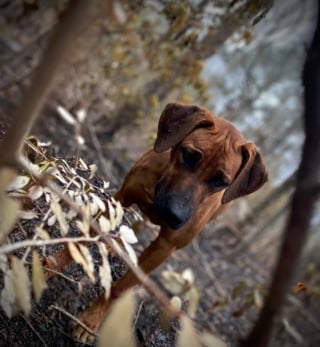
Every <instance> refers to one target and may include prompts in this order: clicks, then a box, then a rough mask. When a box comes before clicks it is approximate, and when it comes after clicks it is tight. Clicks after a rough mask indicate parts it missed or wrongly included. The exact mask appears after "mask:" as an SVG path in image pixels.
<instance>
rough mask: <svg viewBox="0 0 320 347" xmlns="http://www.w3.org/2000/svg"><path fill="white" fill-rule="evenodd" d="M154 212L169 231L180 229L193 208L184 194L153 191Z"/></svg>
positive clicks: (189, 216)
mask: <svg viewBox="0 0 320 347" xmlns="http://www.w3.org/2000/svg"><path fill="white" fill-rule="evenodd" d="M153 208H154V212H155V213H156V214H157V216H158V217H159V218H160V219H162V220H163V221H165V222H166V223H167V224H168V226H169V227H170V228H171V229H175V230H177V229H180V228H181V227H183V226H184V225H185V224H186V223H187V222H188V221H189V219H190V218H191V216H192V214H193V207H192V203H191V201H190V199H188V197H187V196H185V195H184V194H175V193H164V192H161V191H160V190H157V189H156V191H155V199H154V205H153Z"/></svg>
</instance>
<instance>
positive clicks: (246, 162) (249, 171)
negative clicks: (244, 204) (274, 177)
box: [222, 143, 268, 204]
mask: <svg viewBox="0 0 320 347" xmlns="http://www.w3.org/2000/svg"><path fill="white" fill-rule="evenodd" d="M241 151H242V158H243V159H242V165H241V167H240V169H239V172H238V174H237V176H236V178H235V179H234V181H233V182H232V183H231V185H230V186H229V187H228V188H227V190H226V191H225V193H224V195H223V197H222V203H223V204H225V203H227V202H229V201H231V200H234V199H236V198H239V197H241V196H244V195H248V194H251V193H253V192H255V191H256V190H258V189H259V188H260V187H262V186H263V185H264V183H265V182H267V180H268V172H267V169H266V166H265V164H264V162H263V160H262V158H261V155H260V153H259V152H258V150H257V148H256V146H255V145H254V144H253V143H246V144H244V145H242V146H241Z"/></svg>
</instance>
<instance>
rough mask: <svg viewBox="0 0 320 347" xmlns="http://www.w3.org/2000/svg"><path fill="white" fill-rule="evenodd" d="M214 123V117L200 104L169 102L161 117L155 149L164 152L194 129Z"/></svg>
mask: <svg viewBox="0 0 320 347" xmlns="http://www.w3.org/2000/svg"><path fill="white" fill-rule="evenodd" d="M212 125H213V119H212V116H211V114H210V112H209V111H207V110H205V109H203V108H200V107H199V106H194V105H183V104H177V103H172V104H168V105H167V106H166V107H165V109H164V110H163V112H162V114H161V116H160V119H159V125H158V133H157V139H156V142H155V144H154V151H155V152H157V153H161V152H164V151H166V150H167V149H169V148H171V147H173V146H175V145H176V144H178V143H179V142H180V141H181V140H182V139H183V138H184V137H185V136H187V135H188V134H189V133H191V132H192V131H193V130H194V129H196V128H199V127H209V126H212Z"/></svg>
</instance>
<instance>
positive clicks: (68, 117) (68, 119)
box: [57, 105, 76, 125]
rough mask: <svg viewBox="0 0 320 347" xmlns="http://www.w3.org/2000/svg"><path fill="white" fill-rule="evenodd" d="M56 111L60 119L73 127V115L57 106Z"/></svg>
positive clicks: (74, 122)
mask: <svg viewBox="0 0 320 347" xmlns="http://www.w3.org/2000/svg"><path fill="white" fill-rule="evenodd" d="M57 111H58V113H59V115H60V116H61V118H62V119H63V120H64V121H65V122H66V123H68V124H71V125H75V124H76V120H75V119H74V117H73V115H72V114H71V113H70V112H69V111H68V110H66V109H65V108H64V107H63V106H60V105H58V106H57Z"/></svg>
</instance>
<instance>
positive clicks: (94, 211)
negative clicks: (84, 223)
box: [89, 201, 99, 216]
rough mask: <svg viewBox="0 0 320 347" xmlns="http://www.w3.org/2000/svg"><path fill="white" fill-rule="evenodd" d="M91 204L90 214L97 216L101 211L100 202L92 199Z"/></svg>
mask: <svg viewBox="0 0 320 347" xmlns="http://www.w3.org/2000/svg"><path fill="white" fill-rule="evenodd" d="M89 206H90V215H91V216H95V215H96V214H97V213H98V212H99V206H98V204H97V203H96V202H95V201H90V202H89Z"/></svg>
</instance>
